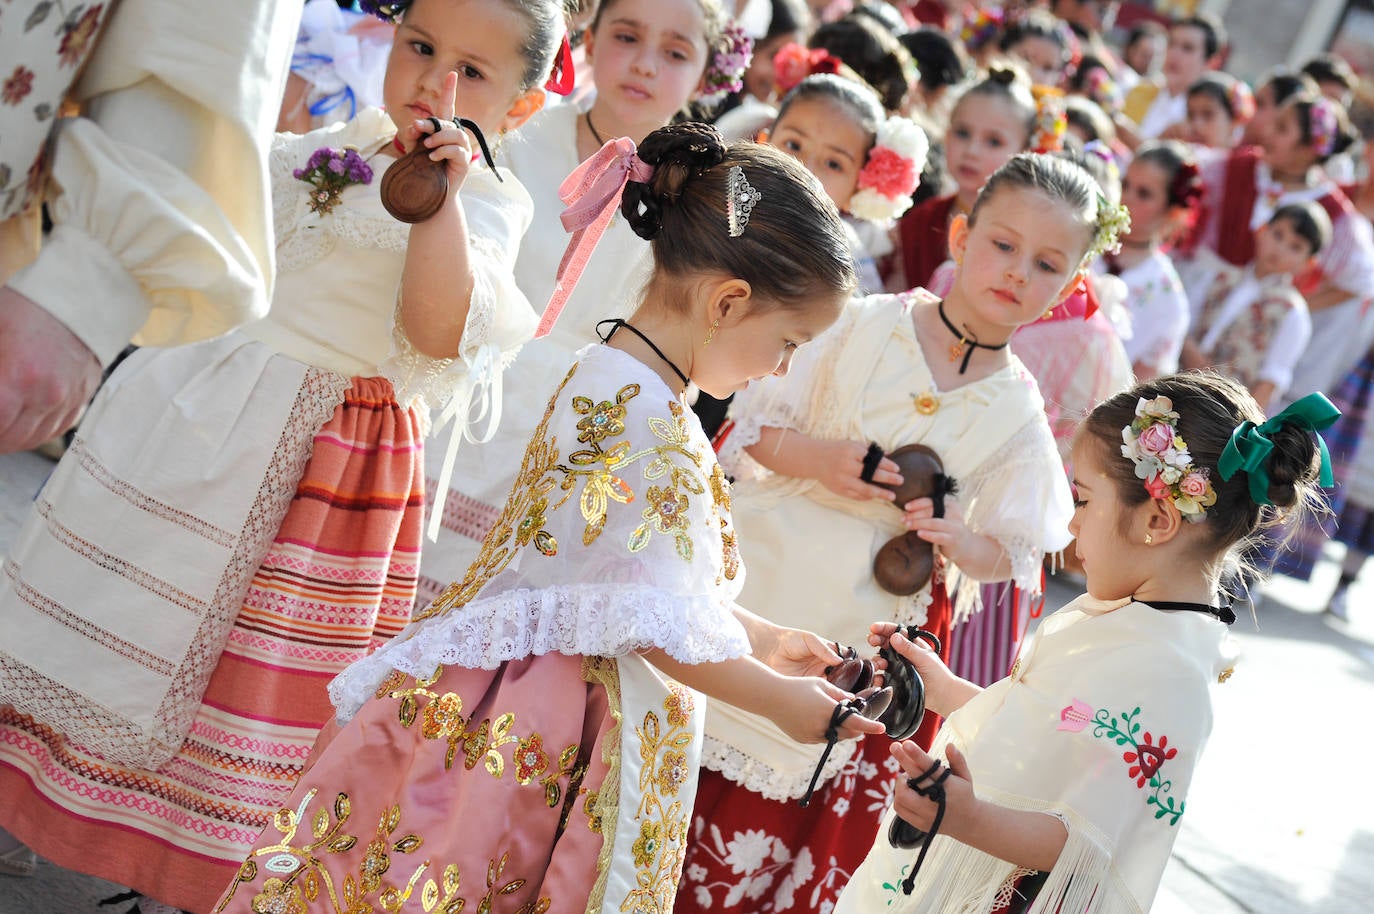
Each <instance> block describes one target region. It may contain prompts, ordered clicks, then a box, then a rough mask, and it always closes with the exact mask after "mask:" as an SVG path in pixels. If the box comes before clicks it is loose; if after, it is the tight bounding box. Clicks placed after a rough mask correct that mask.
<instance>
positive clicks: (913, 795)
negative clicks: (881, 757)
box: [892, 740, 978, 839]
mask: <svg viewBox="0 0 1374 914" xmlns="http://www.w3.org/2000/svg"><path fill="white" fill-rule="evenodd" d="M945 755H946V756H947V757H948V759H949V771H950V776H949V777H947V778H945V780H944V789H945V816H944V819H943V820H942V821H941V823H940V831H941V833H942V834H945V835H948V836H949V837H951V838H956V839H957V837H958V835H959V833H960V832H961V831H962V828H963V826H964V825H965V823H966V822H967V821H968V819H969V818H970V815H971V813H972V812H973V811H974V809H975V807H976V804H977V803H978V798H977V797H976V796H975V795H974V793H973V776H972V775H970V774H969V770H968V761H967V760H966V759H965V758H964V754H963V753H962V752H960V751H959V750H958V749H956V748H954V747H953V746H947V747H945ZM892 757H893V758H895V759H896V760H897V762H898V763H899V764H900V765H901V766H902V771H903V772H904V776H903V777H901V778H899V780H898V781H897V789H896V790H895V791H894V792H893V795H892V808H893V811H895V812H896V813H897V815H898V816H900V817H901V818H902V819H903V820H905V821H907V822H910V823H911V824H912V825H914V826H916V827H917V828H919V829H920V830H921V831H930V827H931V826H932V825H933V824H934V823H935V813H936V811H937V810H938V809H939V806H938V805H936V803H935V801H934V800H933V799H930V798H927V797H923V796H921V795H920V794H919V793H917V792H916V791H915V790H913V789H912V788H911V787H910V786H909V785H908V784H907V778H914V777H916V776H917V775H920V774H924V773H925V772H926V771H928V770H929V769H930V766H931V765H933V764H935V759H934V757H933V756H931V755H929V754H928V753H926V752H925V751H924V750H922V749H921V747H920V746H918V745H916V743H915V742H914V741H912V740H903V741H902V742H900V743H893V744H892ZM929 783H930V781H929V780H923V781H921V784H922V785H923V786H924V785H927V784H929Z"/></svg>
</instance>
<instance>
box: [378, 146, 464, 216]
mask: <svg viewBox="0 0 1374 914" xmlns="http://www.w3.org/2000/svg"><path fill="white" fill-rule="evenodd" d="M423 140H424V138H423V137H421V139H420V141H419V142H416V144H415V148H414V149H412V150H410V152H408V153H406V154H405V155H403V156H401V157H400V158H399V159H397V160H396V161H395V162H392V163H391V167H390V168H388V169H387V170H386V174H384V175H382V186H381V196H382V206H384V207H386V211H387V212H388V213H390V214H391V216H392V218H394V219H397V220H399V221H401V222H407V223H411V224H414V223H416V222H424V221H425V220H426V219H429V218H430V217H432V216H433V215H434V214H435V213H437V212H439V208H440V207H442V206H443V205H444V201H445V200H447V199H448V163H447V162H445V161H443V160H440V161H438V162H436V161H434V160H433V159H431V158H430V157H429V154H430V152H431V150H430V148H429V147H428V146H426V145H425V144H424V142H423Z"/></svg>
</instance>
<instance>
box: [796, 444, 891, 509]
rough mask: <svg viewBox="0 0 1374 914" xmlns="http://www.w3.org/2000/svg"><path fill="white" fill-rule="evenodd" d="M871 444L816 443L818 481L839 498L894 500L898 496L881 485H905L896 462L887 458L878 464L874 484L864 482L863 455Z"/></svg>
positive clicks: (816, 475)
mask: <svg viewBox="0 0 1374 914" xmlns="http://www.w3.org/2000/svg"><path fill="white" fill-rule="evenodd" d="M867 453H868V445H867V444H863V443H860V442H858V441H817V442H816V455H815V466H816V472H815V477H814V478H815V479H816V481H817V482H819V483H820V484H821V485H823V486H825V487H826V488H827V489H829V490H830V491H832V492H834V493H835V494H836V495H840V496H843V497H844V498H852V499H854V500H855V501H868V500H870V499H874V498H877V499H881V500H883V501H893V500H895V499H896V497H897V496H896V494H895V493H893V492H892V491H890V490H888V489H884V488H883V487H882V486H880V485H875V484H874V483H884V484H886V485H892V486H897V485H901V483H902V474H901V473H900V472H899V467H898V466H897V464H896V463H894V462H893V461H891V460H889V459H888V458H886V457H884V458H883V459H882V460H881V461H879V462H878V469H877V470H875V471H874V473H873V482H871V483H869V482H864V481H863V480H862V479H860V478H859V477H860V474H862V473H863V470H864V455H865V454H867Z"/></svg>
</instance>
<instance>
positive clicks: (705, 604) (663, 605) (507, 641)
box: [329, 583, 749, 723]
mask: <svg viewBox="0 0 1374 914" xmlns="http://www.w3.org/2000/svg"><path fill="white" fill-rule="evenodd" d="M653 647H657V648H661V649H663V650H664V651H666V652H667V653H668V654H669V655H670V656H672V657H673V658H674V659H675V660H678V661H680V662H682V663H711V662H716V661H721V660H729V659H732V658H734V657H740V656H744V655H745V654H748V653H749V638H748V636H747V635H746V634H745V631H744V626H742V625H741V624H740V622H739V620H738V619H736V618H735V615H734V612H733V608H732V606H731V605H730V604H729V603H724V602H721V601H720V600H718V599H715V598H712V597H708V596H704V595H691V596H682V595H679V594H674V593H670V592H669V591H666V590H664V589H662V588H660V587H651V586H646V585H635V584H602V583H597V584H573V585H566V586H553V587H545V588H541V589H539V590H527V589H520V590H510V591H506V592H505V593H500V594H495V595H493V596H491V597H486V598H479V599H477V600H474V601H473V602H472V603H469V604H468V605H467V606H465V607H463V608H462V609H459V610H454V611H452V612H450V613H448V614H447V615H444V616H435V617H433V618H430V619H426V620H424V621H423V622H420V623H417V624H416V625H414V626H412V627H411V628H410V629H408V630H407V631H406V632H403V633H402V634H401V635H399V636H397V637H396V638H395V639H393V640H392V641H390V642H388V643H387V644H386V645H384V646H383V647H382V648H381V649H380V650H378V651H377V652H376V653H374V654H372V655H371V656H370V657H367V658H366V659H363V660H360V661H358V662H357V663H355V664H353V665H352V666H350V667H349V668H348V669H346V670H344V671H343V672H342V673H340V674H339V675H338V676H337V677H336V678H335V679H334V681H333V682H331V683H330V684H329V698H330V700H331V701H332V702H333V703H334V707H335V709H336V710H337V712H338V719H339V722H340V723H347V722H348V721H349V720H351V719H352V717H353V715H354V714H356V713H357V712H358V709H359V708H361V707H362V706H363V704H364V703H366V702H367V700H368V699H369V698H371V697H372V694H373V693H374V692H376V690H377V687H378V686H379V685H381V683H382V681H383V680H385V679H386V677H387V676H388V675H389V674H390V672H391V671H392V670H400V671H401V672H403V673H408V674H410V675H412V676H427V675H429V674H431V673H433V672H434V671H435V670H436V669H437V668H439V667H440V666H457V667H462V668H465V669H481V670H494V669H496V668H497V667H498V666H500V665H501V664H502V663H505V662H507V661H510V660H519V659H522V658H525V657H530V656H538V655H540V654H551V653H559V654H568V655H572V656H577V655H581V656H604V657H615V656H619V655H621V654H628V653H630V652H632V651H637V650H643V649H645V648H653Z"/></svg>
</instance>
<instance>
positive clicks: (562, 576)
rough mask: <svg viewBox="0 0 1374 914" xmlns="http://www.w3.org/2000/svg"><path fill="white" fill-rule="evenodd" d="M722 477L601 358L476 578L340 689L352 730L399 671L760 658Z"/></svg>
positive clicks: (571, 389)
mask: <svg viewBox="0 0 1374 914" xmlns="http://www.w3.org/2000/svg"><path fill="white" fill-rule="evenodd" d="M728 505H729V494H728V488H727V485H726V483H725V479H724V475H723V473H722V472H721V471H720V467H719V465H718V464H717V463H716V462H715V459H714V455H713V454H712V452H711V447H710V444H709V442H707V440H706V438H705V436H704V435H703V434H702V432H701V430H700V426H699V425H697V424H696V423H695V422H694V421H693V420H692V418H691V417H690V416H689V415H688V413H687V412H686V410H685V409H684V408H683V407H682V406H681V405H680V404H679V403H677V402H676V401H675V400H673V399H671V395H670V394H669V393H668V391H667V390H666V388H664V387H663V384H662V382H661V381H660V380H659V379H658V378H657V376H656V375H653V374H652V373H651V372H650V371H649V369H647V368H645V367H644V366H643V365H642V364H641V363H639V362H637V361H635V360H634V359H633V358H631V357H630V356H628V355H626V354H624V353H622V352H619V351H617V350H612V349H608V348H605V347H600V348H596V349H592V350H589V352H588V354H587V355H586V356H584V358H583V360H582V361H581V362H579V363H578V364H577V365H576V366H574V368H573V370H572V372H571V373H570V374H569V376H568V379H567V380H565V381H564V385H563V387H562V389H561V390H560V391H559V393H558V394H557V396H556V397H555V399H554V401H553V402H552V404H551V405H550V409H549V412H548V413H547V414H546V415H545V418H544V420H543V421H542V422H541V423H540V425H539V426H538V428H536V430H535V432H534V436H533V438H532V439H531V441H530V444H529V446H528V447H527V449H526V451H525V455H524V459H523V461H522V464H521V467H520V471H519V473H518V475H517V477H516V483H515V487H514V488H513V490H512V492H511V495H510V498H509V499H508V501H507V502H506V505H505V507H504V509H503V510H502V512H501V515H500V516H499V517H498V518H497V521H496V523H495V524H494V525H493V526H492V529H491V531H490V532H489V533H488V535H487V538H486V541H485V542H484V543H483V545H482V550H481V552H480V553H479V554H478V557H477V559H476V561H475V562H474V563H473V565H472V566H471V568H470V569H469V570H468V573H467V576H466V577H465V578H464V579H463V580H462V581H459V582H456V583H454V584H452V585H451V586H450V587H449V588H448V589H447V590H446V591H445V592H444V593H443V594H442V595H441V596H440V597H439V598H438V599H437V600H436V601H435V602H434V603H433V604H431V605H430V606H429V607H428V608H426V609H424V610H422V611H420V612H419V613H417V615H416V621H415V622H413V623H412V624H411V625H410V626H409V627H408V628H407V629H406V631H405V632H403V633H402V634H401V635H400V636H398V637H397V638H395V639H394V640H392V641H391V642H389V643H388V644H387V645H386V646H384V647H383V648H382V649H381V650H379V651H378V652H377V653H376V654H374V655H373V656H372V657H371V658H369V659H368V660H366V661H363V662H361V663H359V664H355V665H354V666H353V667H350V668H349V669H348V670H345V671H344V673H342V674H341V675H340V676H339V677H338V678H337V679H336V680H335V681H334V683H333V684H332V685H331V686H330V694H331V697H332V698H333V699H334V701H335V706H336V708H338V710H339V713H340V718H341V719H344V718H346V717H347V716H349V715H350V714H351V713H352V712H353V710H355V709H356V708H357V707H358V706H359V703H360V702H361V701H363V700H365V699H366V698H367V696H369V695H370V694H371V691H372V690H374V689H375V688H376V687H377V684H378V683H379V682H381V680H382V679H383V678H384V677H385V676H386V675H387V673H388V672H389V671H390V670H392V669H398V670H402V671H406V672H410V671H421V673H422V674H424V673H429V672H433V670H434V669H435V668H437V667H438V666H439V665H441V664H457V665H460V666H466V667H474V668H492V667H495V666H496V665H498V664H500V663H501V662H503V661H506V660H512V659H518V658H521V657H527V656H530V655H532V654H542V653H548V652H551V651H558V652H561V653H568V654H588V655H590V654H599V655H604V656H615V655H618V654H624V653H627V652H629V651H635V650H641V649H644V648H649V647H658V648H661V649H663V650H664V651H666V652H667V653H668V654H670V655H671V656H673V657H675V658H677V659H678V660H681V661H683V662H686V663H701V662H707V661H714V660H725V659H729V658H731V657H737V656H741V655H743V654H747V653H748V651H749V641H748V636H747V634H746V633H745V631H744V627H743V626H742V625H741V624H740V623H739V621H738V620H737V619H736V618H735V616H734V605H735V598H736V597H737V596H738V594H739V588H740V586H741V585H742V584H743V575H742V570H741V569H740V567H739V558H738V553H737V551H736V548H735V543H734V534H733V529H732V528H731V527H730V519H729V508H728Z"/></svg>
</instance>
